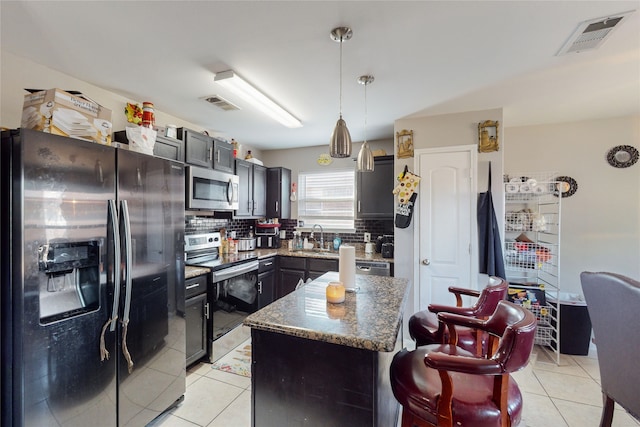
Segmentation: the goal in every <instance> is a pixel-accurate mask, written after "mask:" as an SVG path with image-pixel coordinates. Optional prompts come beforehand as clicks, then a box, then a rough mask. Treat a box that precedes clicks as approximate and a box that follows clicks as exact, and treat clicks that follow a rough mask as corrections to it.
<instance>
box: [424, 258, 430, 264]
mask: <svg viewBox="0 0 640 427" xmlns="http://www.w3.org/2000/svg"><path fill="white" fill-rule="evenodd" d="M429 264H431V261H429V258H425V259H423V260H422V265H429Z"/></svg>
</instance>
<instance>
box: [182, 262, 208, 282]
mask: <svg viewBox="0 0 640 427" xmlns="http://www.w3.org/2000/svg"><path fill="white" fill-rule="evenodd" d="M207 273H211V269H210V268H207V267H194V266H191V265H185V266H184V278H185V279H192V278H194V277H198V276H201V275H203V274H207Z"/></svg>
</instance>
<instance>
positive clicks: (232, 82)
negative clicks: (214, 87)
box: [214, 70, 302, 128]
mask: <svg viewBox="0 0 640 427" xmlns="http://www.w3.org/2000/svg"><path fill="white" fill-rule="evenodd" d="M214 81H215V82H217V83H218V84H220V85H221V86H222V87H224V88H226V89H229V90H230V91H232V92H233V93H235V94H236V95H238V96H240V97H241V98H242V99H244V100H245V101H247V102H248V103H250V104H251V105H253V106H254V107H256V108H257V109H259V110H260V111H262V112H263V113H265V114H266V115H267V116H269V117H271V118H272V119H274V120H277V121H278V122H280V123H282V124H283V125H285V126H286V127H290V128H299V127H302V122H301V121H300V120H298V119H296V118H295V117H293V116H292V115H291V114H290V113H289V112H287V111H286V110H285V109H284V108H282V107H281V106H279V105H278V104H276V103H275V102H273V101H272V100H270V99H269V98H267V97H266V96H265V95H263V94H262V93H261V92H260V91H258V89H256V88H254V87H253V86H251V85H250V84H249V83H247V82H246V81H245V80H243V79H242V78H241V77H240V76H238V75H237V74H236V73H235V72H234V71H232V70H228V71H222V72H220V73H217V74H216V76H215V78H214Z"/></svg>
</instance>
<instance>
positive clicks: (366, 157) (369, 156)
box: [357, 76, 374, 172]
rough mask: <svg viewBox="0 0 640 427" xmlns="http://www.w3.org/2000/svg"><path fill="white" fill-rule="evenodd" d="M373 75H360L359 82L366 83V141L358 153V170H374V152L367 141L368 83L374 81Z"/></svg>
mask: <svg viewBox="0 0 640 427" xmlns="http://www.w3.org/2000/svg"><path fill="white" fill-rule="evenodd" d="M373 80H374V78H373V76H360V77H359V78H358V83H360V84H361V85H364V142H363V143H362V146H361V147H360V152H359V153H358V162H357V165H358V172H373V168H374V161H373V153H372V152H371V148H369V143H368V142H367V85H369V84H371V83H373Z"/></svg>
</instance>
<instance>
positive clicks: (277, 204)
mask: <svg viewBox="0 0 640 427" xmlns="http://www.w3.org/2000/svg"><path fill="white" fill-rule="evenodd" d="M276 212H278V201H277V200H276Z"/></svg>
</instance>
